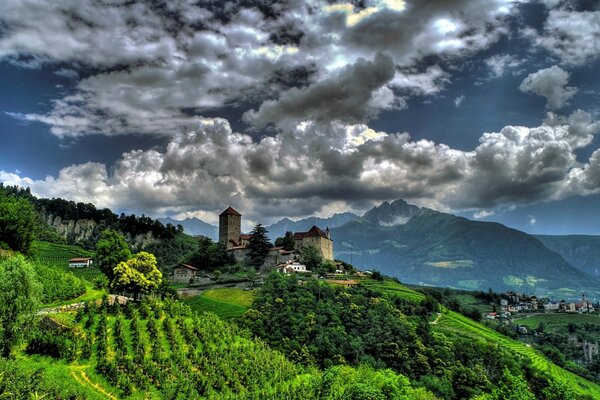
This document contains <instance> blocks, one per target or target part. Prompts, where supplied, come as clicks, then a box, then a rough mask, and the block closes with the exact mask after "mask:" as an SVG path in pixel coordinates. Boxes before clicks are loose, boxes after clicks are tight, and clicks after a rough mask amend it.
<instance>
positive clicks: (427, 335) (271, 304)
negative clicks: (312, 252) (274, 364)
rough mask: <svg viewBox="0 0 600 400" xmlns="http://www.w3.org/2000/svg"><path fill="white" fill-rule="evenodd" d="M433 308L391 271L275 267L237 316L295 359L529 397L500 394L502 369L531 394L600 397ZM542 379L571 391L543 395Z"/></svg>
mask: <svg viewBox="0 0 600 400" xmlns="http://www.w3.org/2000/svg"><path fill="white" fill-rule="evenodd" d="M438 306H439V305H438V303H437V302H436V301H435V300H434V299H433V298H432V297H430V296H429V295H426V294H424V293H421V292H418V291H415V290H411V289H409V288H407V287H406V286H404V285H401V284H399V283H397V282H395V281H393V280H390V279H385V280H381V281H377V280H373V279H361V280H360V284H359V285H358V286H356V287H352V288H349V289H345V288H342V287H339V286H333V285H328V284H327V283H326V282H323V281H318V280H309V281H304V282H303V284H301V285H300V284H298V283H297V281H296V280H295V278H294V277H290V278H285V277H280V276H275V275H273V276H271V277H269V278H268V279H267V281H266V282H265V285H264V286H263V287H262V288H261V289H260V291H259V292H258V294H257V295H256V298H255V302H254V303H253V305H252V308H251V309H250V310H248V311H247V312H246V314H245V315H244V317H243V319H242V320H241V323H243V324H244V325H246V326H247V327H248V328H249V329H251V330H252V331H253V332H254V333H255V334H256V335H258V336H260V337H261V338H263V339H264V340H266V341H267V343H269V345H271V346H272V347H274V348H276V349H279V350H281V351H282V352H284V354H287V355H288V356H289V357H291V358H293V359H299V360H312V362H314V363H316V364H317V365H329V364H331V363H333V364H335V363H340V362H341V363H347V364H350V365H354V364H364V363H366V364H370V365H380V366H382V367H388V368H391V369H393V370H395V371H396V372H400V373H402V374H405V375H407V376H409V377H410V378H411V379H414V380H415V381H417V382H419V384H422V385H423V386H425V387H426V388H428V389H430V390H431V391H433V392H434V393H436V394H437V395H438V396H440V397H441V398H445V399H456V398H474V397H473V396H483V397H477V398H478V399H480V398H481V399H504V398H532V397H524V395H523V394H522V393H521V396H516V397H515V395H516V393H502V394H498V392H499V391H500V390H501V387H502V382H503V380H504V379H506V374H507V372H506V371H507V370H508V371H509V374H510V375H512V376H513V377H516V378H515V379H517V380H519V379H525V380H527V383H526V384H524V387H529V389H528V390H530V391H531V392H532V393H534V394H535V396H536V397H535V398H540V399H545V398H553V399H554V398H569V399H570V398H578V399H584V398H585V399H596V398H600V386H598V385H597V384H595V383H593V382H590V381H588V380H586V379H584V378H582V377H580V376H578V375H575V374H573V373H571V372H569V371H566V370H564V369H563V368H561V367H559V366H558V365H556V364H554V363H552V362H551V361H549V360H548V359H547V358H546V357H545V356H544V355H543V354H542V353H540V352H539V351H537V350H535V349H533V348H532V347H530V346H529V345H527V344H525V343H522V342H519V341H517V340H512V339H510V338H508V337H506V336H504V335H502V334H500V333H498V332H496V331H494V330H492V329H490V328H488V327H486V326H484V325H482V324H479V323H477V322H475V321H473V320H471V319H469V318H467V317H465V316H463V315H461V314H458V313H456V312H453V311H450V310H448V309H446V308H445V307H439V308H438ZM544 382H546V383H544ZM550 382H552V383H550ZM548 385H550V386H552V387H554V386H555V385H558V386H561V387H563V388H564V389H565V390H566V392H571V393H572V396H575V397H564V396H566V394H563V395H564V396H563V395H561V396H559V397H547V394H545V393H544V390H545V389H544V387H545V386H548ZM490 392H491V395H490V394H489V393H490ZM486 393H487V394H486ZM494 393H496V395H494ZM489 396H491V397H489ZM494 396H496V397H494Z"/></svg>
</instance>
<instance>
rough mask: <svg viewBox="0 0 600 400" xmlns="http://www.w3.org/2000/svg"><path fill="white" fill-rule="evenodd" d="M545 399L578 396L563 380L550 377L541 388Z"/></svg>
mask: <svg viewBox="0 0 600 400" xmlns="http://www.w3.org/2000/svg"><path fill="white" fill-rule="evenodd" d="M542 394H543V395H544V398H545V400H578V399H579V396H578V395H577V393H575V392H574V391H573V390H572V389H571V388H570V387H569V386H568V385H567V384H566V383H565V382H564V381H562V380H558V379H550V381H549V382H548V386H547V387H546V388H544V390H542Z"/></svg>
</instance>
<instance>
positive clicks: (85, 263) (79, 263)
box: [69, 257, 93, 268]
mask: <svg viewBox="0 0 600 400" xmlns="http://www.w3.org/2000/svg"><path fill="white" fill-rule="evenodd" d="M92 263H93V261H92V259H91V258H89V257H83V258H71V259H70V260H69V268H85V267H91V266H92Z"/></svg>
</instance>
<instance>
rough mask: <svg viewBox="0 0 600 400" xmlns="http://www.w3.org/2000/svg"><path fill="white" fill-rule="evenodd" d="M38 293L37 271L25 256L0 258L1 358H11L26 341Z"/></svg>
mask: <svg viewBox="0 0 600 400" xmlns="http://www.w3.org/2000/svg"><path fill="white" fill-rule="evenodd" d="M38 293H39V285H38V284H37V282H36V280H35V272H34V270H33V268H32V267H31V265H29V263H28V262H27V261H26V260H25V258H24V257H23V256H21V255H17V256H14V257H11V258H4V259H2V258H0V356H2V357H7V356H8V355H9V354H10V351H11V348H12V346H14V345H15V344H17V343H18V342H19V341H20V339H21V338H22V336H23V332H24V326H25V325H26V324H27V322H28V321H27V319H28V317H29V316H30V315H31V314H32V313H33V311H34V309H35V306H36V304H37V296H38Z"/></svg>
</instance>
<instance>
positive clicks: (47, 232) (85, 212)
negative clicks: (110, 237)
mask: <svg viewBox="0 0 600 400" xmlns="http://www.w3.org/2000/svg"><path fill="white" fill-rule="evenodd" d="M0 193H2V194H3V195H4V196H7V197H10V198H16V199H23V200H26V201H27V202H28V203H29V204H31V205H33V207H34V209H35V211H36V213H37V218H36V220H35V223H34V225H35V229H32V230H31V231H32V234H33V235H34V236H35V237H36V238H38V239H39V240H43V241H48V242H53V243H65V244H70V245H78V246H81V247H83V248H84V249H87V250H93V249H94V247H95V244H96V241H97V240H98V238H99V237H100V235H101V233H102V232H103V231H104V230H106V229H113V230H117V231H119V232H121V233H122V234H123V235H124V236H125V238H126V239H127V241H128V242H129V244H130V245H131V246H132V247H133V248H134V249H136V250H138V251H139V250H147V251H150V252H152V253H153V254H155V255H156V257H157V258H158V259H159V262H160V264H161V265H163V266H172V265H175V264H176V263H177V262H179V261H181V259H182V257H183V256H185V255H187V254H189V253H190V252H192V251H193V250H195V249H196V247H197V241H196V240H195V239H193V238H192V237H191V236H188V235H185V234H184V233H183V228H182V227H181V226H174V225H171V224H166V225H163V224H162V223H161V222H159V221H158V220H155V219H153V218H150V217H147V216H145V215H142V216H139V217H138V216H136V215H125V214H120V215H117V214H115V213H113V212H112V211H111V210H109V209H107V208H105V209H97V208H96V206H95V205H93V204H90V203H76V202H74V201H69V200H64V199H44V198H37V197H35V196H33V195H32V194H31V191H30V190H29V188H27V189H23V188H19V187H15V186H4V185H3V184H2V183H0Z"/></svg>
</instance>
